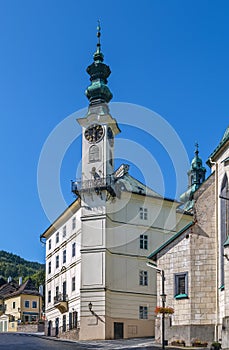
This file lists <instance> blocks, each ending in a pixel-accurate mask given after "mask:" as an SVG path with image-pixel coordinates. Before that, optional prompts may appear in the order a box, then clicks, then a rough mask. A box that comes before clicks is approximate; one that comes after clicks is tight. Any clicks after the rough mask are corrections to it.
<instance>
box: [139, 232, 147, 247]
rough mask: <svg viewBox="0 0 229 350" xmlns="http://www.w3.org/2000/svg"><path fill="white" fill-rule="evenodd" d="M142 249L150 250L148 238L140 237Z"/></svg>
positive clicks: (145, 236)
mask: <svg viewBox="0 0 229 350" xmlns="http://www.w3.org/2000/svg"><path fill="white" fill-rule="evenodd" d="M140 249H148V236H147V235H140Z"/></svg>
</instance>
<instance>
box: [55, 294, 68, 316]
mask: <svg viewBox="0 0 229 350" xmlns="http://www.w3.org/2000/svg"><path fill="white" fill-rule="evenodd" d="M54 306H55V307H56V308H57V309H58V310H59V311H60V312H61V313H62V314H63V313H64V312H67V311H68V296H67V294H62V293H59V294H58V295H56V296H55V297H54Z"/></svg>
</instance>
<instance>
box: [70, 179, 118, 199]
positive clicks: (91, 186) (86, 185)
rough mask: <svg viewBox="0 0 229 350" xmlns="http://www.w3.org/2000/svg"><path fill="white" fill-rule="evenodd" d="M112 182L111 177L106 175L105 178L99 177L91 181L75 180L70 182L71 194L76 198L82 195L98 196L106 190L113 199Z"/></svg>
mask: <svg viewBox="0 0 229 350" xmlns="http://www.w3.org/2000/svg"><path fill="white" fill-rule="evenodd" d="M113 185H114V180H113V176H111V175H108V176H107V177H99V178H96V179H91V180H85V181H81V180H79V181H78V180H77V181H72V192H73V193H74V194H76V195H78V196H81V194H82V193H93V192H95V193H96V194H100V193H101V192H102V191H104V190H106V191H107V192H108V193H109V194H110V195H111V196H112V197H115V191H114V186H113Z"/></svg>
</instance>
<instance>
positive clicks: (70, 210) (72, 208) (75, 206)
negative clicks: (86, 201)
mask: <svg viewBox="0 0 229 350" xmlns="http://www.w3.org/2000/svg"><path fill="white" fill-rule="evenodd" d="M79 209H80V198H77V199H76V200H75V201H74V202H72V203H71V204H70V205H69V206H68V207H67V208H66V209H65V210H64V211H63V213H62V214H60V215H59V216H58V218H57V219H56V220H55V221H54V222H53V223H52V224H51V225H50V226H49V227H48V228H47V229H46V230H45V231H44V232H43V233H42V234H41V235H40V239H42V238H48V237H49V236H50V234H52V233H53V232H55V231H56V230H58V228H59V227H60V226H61V225H63V224H64V223H65V222H66V220H68V219H69V218H70V217H71V216H72V214H75V213H76V212H77V211H78V210H79Z"/></svg>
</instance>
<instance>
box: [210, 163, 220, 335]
mask: <svg viewBox="0 0 229 350" xmlns="http://www.w3.org/2000/svg"><path fill="white" fill-rule="evenodd" d="M209 161H210V163H211V164H212V165H215V237H216V244H215V254H216V278H215V283H216V322H215V334H214V339H215V341H218V337H219V334H218V326H219V241H218V220H219V219H218V204H219V203H218V163H217V162H213V161H212V159H211V158H209Z"/></svg>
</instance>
